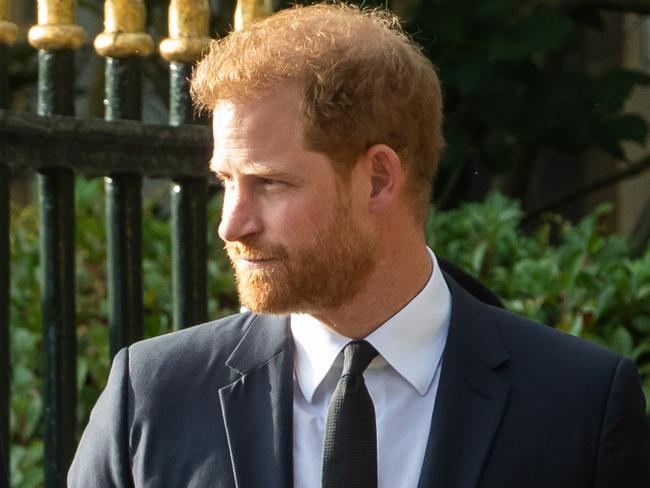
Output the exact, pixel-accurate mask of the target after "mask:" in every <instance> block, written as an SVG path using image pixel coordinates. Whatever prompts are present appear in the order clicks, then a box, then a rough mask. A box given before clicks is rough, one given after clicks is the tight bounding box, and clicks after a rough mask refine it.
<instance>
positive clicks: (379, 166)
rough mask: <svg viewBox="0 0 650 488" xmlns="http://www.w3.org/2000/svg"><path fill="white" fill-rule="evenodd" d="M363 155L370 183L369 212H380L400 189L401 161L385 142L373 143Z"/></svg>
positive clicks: (390, 203) (389, 203) (402, 175)
mask: <svg viewBox="0 0 650 488" xmlns="http://www.w3.org/2000/svg"><path fill="white" fill-rule="evenodd" d="M365 155H366V158H367V161H368V169H369V173H370V184H371V190H370V199H369V210H370V212H371V213H375V212H380V211H382V210H385V209H386V208H388V207H390V206H391V205H392V204H393V203H394V202H395V200H396V199H397V197H398V195H399V193H400V191H401V189H402V182H403V180H404V170H403V169H402V161H401V160H400V157H399V156H398V155H397V153H396V152H395V151H393V149H391V148H390V147H389V146H387V145H386V144H375V145H374V146H372V147H371V148H370V149H368V151H366V154H365Z"/></svg>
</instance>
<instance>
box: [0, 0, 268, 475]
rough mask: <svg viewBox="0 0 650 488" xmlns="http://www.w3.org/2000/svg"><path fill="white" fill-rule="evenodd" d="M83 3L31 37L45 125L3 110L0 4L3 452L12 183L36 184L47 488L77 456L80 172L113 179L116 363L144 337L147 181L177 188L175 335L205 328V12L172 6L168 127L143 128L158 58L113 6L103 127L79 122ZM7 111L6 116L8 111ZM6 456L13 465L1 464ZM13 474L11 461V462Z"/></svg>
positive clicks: (194, 4) (51, 15)
mask: <svg viewBox="0 0 650 488" xmlns="http://www.w3.org/2000/svg"><path fill="white" fill-rule="evenodd" d="M75 4H76V2H75V1H74V0H38V24H37V25H35V26H33V27H32V28H31V29H30V30H29V35H28V39H29V42H30V44H31V45H32V46H33V47H34V48H36V49H38V113H37V114H30V113H18V112H11V111H8V110H6V108H7V107H8V104H9V95H8V91H9V88H8V46H9V45H10V44H11V43H13V42H14V41H15V39H16V35H17V33H18V29H17V27H16V25H15V24H13V23H12V22H11V21H10V19H9V11H10V9H9V0H0V440H1V441H2V443H3V444H4V445H5V447H6V448H7V449H6V450H7V451H8V448H9V391H10V361H9V358H10V351H9V286H10V265H9V224H10V222H9V219H10V216H9V203H10V202H9V179H10V174H11V173H12V172H13V171H15V170H20V169H24V168H27V169H30V170H35V171H36V172H37V174H38V192H39V206H40V225H39V231H40V241H41V245H40V261H41V281H40V286H41V296H42V303H41V307H42V321H43V371H44V379H43V384H44V391H43V399H44V411H43V427H44V429H43V432H44V466H45V486H47V487H63V486H65V477H66V472H67V469H68V467H69V465H70V462H71V460H72V457H73V455H74V450H75V448H76V434H75V418H76V415H75V406H76V401H77V399H76V386H75V378H76V359H75V358H76V332H75V268H74V255H75V249H74V228H75V225H74V224H75V213H74V212H75V211H74V185H75V175H76V174H89V175H102V176H105V186H106V188H105V190H106V191H105V194H106V226H107V235H108V242H107V256H108V258H107V261H108V263H107V269H108V299H109V311H108V322H109V328H110V351H111V355H114V354H115V353H116V352H117V350H119V349H120V348H121V347H123V346H125V345H128V344H130V343H132V342H134V341H136V340H138V339H140V338H142V335H143V329H142V324H143V306H142V296H143V289H142V256H141V241H142V192H141V190H142V179H143V177H149V176H162V177H166V178H169V179H170V180H171V181H172V182H173V183H174V184H173V188H172V195H171V202H172V236H171V238H172V250H173V252H172V257H173V266H172V269H173V274H172V283H173V297H174V298H173V302H174V303H173V309H174V312H173V323H174V327H175V328H180V327H185V326H188V325H192V324H196V323H199V322H202V321H205V320H206V319H207V271H206V261H207V248H206V246H207V245H206V243H207V235H206V222H207V220H206V206H207V200H208V187H207V176H208V168H207V161H208V159H209V153H210V131H209V129H208V128H207V127H204V126H198V125H188V124H189V123H190V122H191V119H192V107H191V102H190V97H189V91H188V84H187V79H188V76H189V74H190V72H191V65H192V63H193V61H195V60H196V59H197V58H198V57H199V56H200V54H201V52H202V50H203V49H204V47H205V46H206V45H207V43H208V41H209V30H208V24H209V8H208V0H171V2H170V5H169V35H168V37H167V38H166V39H164V40H162V42H160V44H159V53H160V55H161V56H162V57H163V58H164V59H166V60H167V61H169V73H170V97H169V105H170V110H169V123H168V125H148V124H147V125H146V124H142V123H140V122H139V121H140V120H141V112H142V58H143V57H145V56H149V55H151V54H152V52H153V51H154V40H153V39H152V38H151V36H149V34H147V33H146V32H145V16H146V12H145V5H144V2H143V1H142V0H128V1H126V0H107V1H106V2H105V11H104V32H102V33H101V34H99V35H98V36H97V37H96V39H95V41H94V46H95V50H96V51H97V53H98V54H99V55H101V56H103V57H104V58H105V60H106V73H105V74H106V76H105V80H106V85H105V95H104V103H105V107H106V109H105V120H101V119H80V118H75V114H74V73H75V67H74V60H75V51H76V50H77V49H79V48H80V47H81V46H82V45H83V44H84V43H85V42H86V34H85V32H84V30H83V29H82V28H81V27H80V26H78V25H76V24H75ZM270 11H271V3H270V1H269V0H253V1H240V2H238V4H237V9H236V12H235V18H234V24H235V26H241V25H243V24H244V23H246V22H248V21H250V20H251V19H252V18H254V17H257V16H260V15H263V14H266V13H269V12H270ZM3 109H5V110H3ZM5 455H6V456H8V453H5ZM7 465H8V462H7Z"/></svg>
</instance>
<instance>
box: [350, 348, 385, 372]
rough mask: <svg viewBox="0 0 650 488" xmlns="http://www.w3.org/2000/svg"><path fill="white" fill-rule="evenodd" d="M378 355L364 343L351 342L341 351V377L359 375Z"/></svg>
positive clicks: (375, 350)
mask: <svg viewBox="0 0 650 488" xmlns="http://www.w3.org/2000/svg"><path fill="white" fill-rule="evenodd" d="M377 354H379V353H378V352H377V349H375V348H374V347H372V345H371V344H370V343H369V342H366V341H352V342H349V343H348V345H347V346H345V348H344V349H343V375H346V374H352V375H361V374H363V372H364V371H365V370H366V368H367V367H368V365H369V364H370V362H371V361H372V360H373V359H374V358H375V356H377Z"/></svg>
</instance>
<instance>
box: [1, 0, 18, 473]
mask: <svg viewBox="0 0 650 488" xmlns="http://www.w3.org/2000/svg"><path fill="white" fill-rule="evenodd" d="M9 6H10V4H9V0H0V108H8V107H9V63H8V53H7V49H8V47H9V45H11V44H13V42H14V41H15V40H16V36H17V34H18V27H17V26H16V24H13V23H11V22H9ZM9 267H10V266H9V167H8V166H7V161H0V445H2V446H4V452H3V455H4V459H0V465H2V464H4V465H5V466H6V467H7V469H9V442H10V440H9V409H10V407H9V389H10V386H11V385H10V380H9V368H10V367H11V361H10V351H9V293H10V291H9V282H10V281H9V272H10V269H9ZM0 477H1V475H0ZM0 483H2V480H1V479H0Z"/></svg>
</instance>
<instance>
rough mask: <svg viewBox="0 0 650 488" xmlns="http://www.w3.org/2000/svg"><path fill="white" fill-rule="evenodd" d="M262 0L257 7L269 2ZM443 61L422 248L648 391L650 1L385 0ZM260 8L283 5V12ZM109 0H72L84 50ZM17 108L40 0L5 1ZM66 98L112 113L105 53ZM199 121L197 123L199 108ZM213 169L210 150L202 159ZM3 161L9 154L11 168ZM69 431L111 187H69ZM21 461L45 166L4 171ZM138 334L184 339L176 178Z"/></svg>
mask: <svg viewBox="0 0 650 488" xmlns="http://www.w3.org/2000/svg"><path fill="white" fill-rule="evenodd" d="M144 3H145V5H146V11H147V19H146V31H147V32H148V33H149V34H150V35H151V36H152V37H153V39H154V42H155V44H156V45H157V44H158V42H159V41H160V40H161V39H162V38H164V37H166V36H167V32H168V20H169V19H168V6H169V3H168V2H167V1H159V0H148V1H145V2H144ZM209 3H210V8H211V12H212V13H211V16H210V35H211V37H219V36H221V35H224V34H225V33H227V32H228V31H229V30H230V29H231V25H232V22H233V21H232V18H233V12H234V10H235V1H234V0H224V1H213V0H211V1H210V2H209ZM261 3H262V4H263V2H261ZM363 4H364V5H365V6H367V7H370V6H373V5H377V6H384V7H388V8H390V9H392V10H393V11H395V12H396V13H397V14H399V15H400V17H401V18H402V19H403V20H404V26H405V28H406V30H407V31H408V32H409V33H410V34H411V35H412V36H413V38H414V39H416V40H417V41H418V42H419V43H420V44H421V45H422V47H423V49H424V51H425V53H426V54H427V56H429V57H430V58H431V60H432V61H433V63H434V64H435V65H436V66H437V68H438V70H439V74H440V78H441V80H442V84H443V91H444V99H445V136H446V140H447V148H446V152H445V156H444V159H443V161H442V163H441V168H440V172H439V175H438V177H437V180H436V184H435V191H434V195H432V202H433V204H434V211H433V212H432V214H431V218H430V220H429V223H428V225H427V236H428V241H429V244H430V245H431V246H432V247H433V248H434V250H435V251H436V252H437V253H439V254H440V255H441V256H444V257H446V258H447V259H449V260H451V261H453V262H455V263H456V264H458V265H460V266H461V267H463V268H464V269H465V270H466V271H468V272H469V273H471V274H473V275H475V276H476V277H478V278H479V279H480V280H481V281H482V282H483V283H484V284H486V285H487V286H488V287H490V288H491V289H492V290H493V291H494V292H495V293H497V295H499V296H500V297H501V299H502V300H503V301H504V303H505V304H506V306H507V307H508V308H510V309H511V310H513V311H515V312H517V313H521V314H524V315H526V316H529V317H531V318H533V319H535V320H538V321H541V322H543V323H546V324H548V325H549V326H553V327H557V328H559V329H562V330H564V331H566V332H568V333H572V334H575V335H579V336H582V337H584V338H586V339H588V340H593V341H596V342H599V343H601V344H603V345H605V346H606V347H609V348H611V349H614V350H616V351H617V352H619V353H620V354H623V355H625V356H628V357H630V358H632V359H634V360H635V361H636V362H637V365H638V366H639V369H640V371H641V374H642V378H643V382H644V390H645V392H646V397H647V398H650V246H649V242H650V147H649V145H648V128H649V124H650V0H481V1H476V0H453V1H452V0H393V1H390V2H388V3H385V2H384V3H377V4H375V3H373V2H370V1H365V2H363ZM263 6H264V8H267V9H271V8H272V9H278V8H282V7H284V5H281V4H279V3H276V4H274V5H271V4H268V5H266V4H265V5H263ZM103 11H104V3H103V2H102V1H99V0H79V2H78V5H77V17H76V18H77V23H78V24H79V25H81V26H82V27H83V28H84V29H85V31H86V32H87V34H88V39H90V40H91V41H92V39H94V38H95V37H96V36H97V34H99V33H100V32H102V30H103V24H102V22H103ZM9 18H10V19H11V21H12V22H14V23H15V24H17V25H18V27H19V34H18V39H17V41H16V42H15V43H14V44H12V45H11V46H10V47H9V48H8V59H9V64H8V69H9V105H8V109H9V110H11V111H14V112H31V113H35V112H36V111H37V78H38V52H37V50H35V49H34V48H33V47H31V46H30V45H29V43H28V42H27V38H26V36H27V34H26V33H27V31H28V30H29V27H31V26H32V25H34V23H35V22H36V6H35V2H25V1H20V2H19V1H14V2H13V3H11V9H10V12H9ZM75 56H76V60H75V61H76V75H75V85H74V90H75V100H74V104H75V109H76V114H77V116H78V117H81V118H103V117H104V110H105V102H104V86H105V68H104V65H105V60H104V58H102V57H100V56H98V55H97V54H96V52H95V50H94V48H93V46H92V42H88V43H86V44H84V45H83V46H82V47H81V48H80V49H79V50H77V52H76V54H75ZM142 73H143V110H142V118H143V120H144V121H145V122H147V123H152V124H167V121H168V118H169V102H168V100H169V90H170V87H169V63H168V62H167V61H165V60H164V59H163V58H161V57H160V56H159V55H158V53H155V52H154V53H153V54H152V55H150V56H148V57H146V58H143V60H142ZM195 123H198V124H205V123H207V121H206V120H203V119H200V118H199V117H198V116H197V118H196V120H195ZM206 165H207V161H206ZM10 167H11V165H10ZM76 180H77V181H76V191H75V210H76V220H75V232H76V234H75V240H76V247H75V252H76V254H75V263H76V270H75V272H76V280H77V281H76V328H77V340H78V346H77V351H78V353H77V378H76V384H77V391H78V404H77V409H76V417H77V432H78V433H80V432H81V430H82V429H83V426H84V425H85V423H86V421H87V418H88V415H89V412H90V409H91V408H92V406H93V405H94V402H95V401H96V399H97V397H98V395H99V393H100V392H101V390H102V388H103V386H104V384H105V382H106V377H107V374H108V369H109V366H110V353H109V339H108V337H109V330H108V319H107V314H108V311H107V309H108V304H107V291H106V241H107V235H106V230H105V225H104V222H105V219H106V215H105V213H106V210H105V203H104V201H105V200H104V199H105V195H104V192H105V189H104V184H103V180H102V179H101V178H86V177H84V176H78V177H77V178H76ZM10 181H11V184H10V191H11V200H10V201H11V209H10V217H11V218H10V226H11V227H10V229H11V232H10V256H11V285H10V314H11V316H10V343H9V345H10V348H9V349H10V352H11V362H10V364H11V368H10V378H11V394H10V400H11V408H10V428H9V430H10V434H9V437H10V443H11V449H10V456H9V459H10V468H11V469H10V471H11V481H12V486H16V487H18V486H20V487H39V486H43V485H44V475H43V463H44V460H43V426H42V422H43V407H44V403H43V394H42V389H43V371H42V362H43V361H42V347H43V345H42V342H43V339H42V336H43V332H42V317H41V312H40V303H41V295H40V289H39V272H40V271H39V270H40V264H39V222H38V215H39V206H38V204H37V199H38V195H37V186H36V184H35V175H34V174H33V173H31V172H29V171H23V170H18V169H12V170H11V180H10ZM143 195H144V200H143V220H142V234H143V239H142V258H143V260H142V267H143V290H144V295H143V307H144V335H145V336H147V337H149V336H153V335H157V334H161V333H165V332H169V331H171V330H173V328H174V325H173V320H172V315H173V311H172V309H171V307H172V305H171V304H172V302H173V300H172V285H171V255H172V245H171V240H170V232H171V231H170V226H171V211H170V182H169V181H168V180H163V179H146V180H145V182H144V186H143ZM209 195H210V200H209V206H208V255H209V256H208V262H207V267H208V316H209V318H210V319H215V318H217V317H220V316H223V315H227V314H230V313H233V312H235V311H237V310H238V308H239V306H238V303H237V299H236V294H235V291H234V282H233V278H232V275H231V273H230V269H229V265H228V263H227V260H226V259H225V257H224V254H223V251H222V246H221V244H220V242H219V241H218V239H217V238H216V235H215V234H216V225H217V223H218V216H219V212H220V198H219V191H218V189H217V186H216V185H214V186H211V187H210V190H209Z"/></svg>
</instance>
